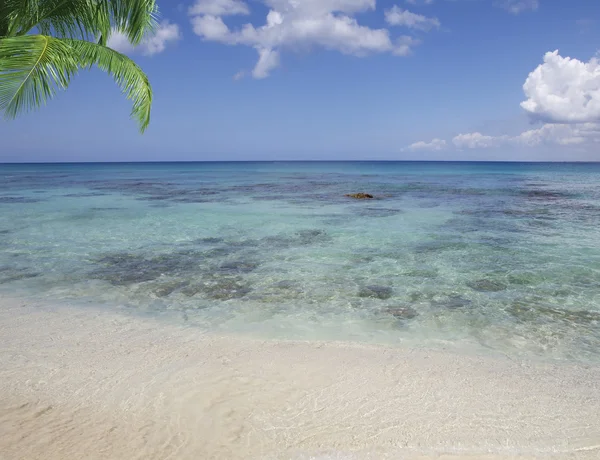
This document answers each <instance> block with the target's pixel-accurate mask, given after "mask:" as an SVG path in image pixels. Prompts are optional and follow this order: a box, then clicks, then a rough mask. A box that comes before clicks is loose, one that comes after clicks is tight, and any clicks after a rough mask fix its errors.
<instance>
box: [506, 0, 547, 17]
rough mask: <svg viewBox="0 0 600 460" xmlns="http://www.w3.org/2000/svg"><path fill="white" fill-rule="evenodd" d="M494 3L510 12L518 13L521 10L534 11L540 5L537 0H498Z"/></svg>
mask: <svg viewBox="0 0 600 460" xmlns="http://www.w3.org/2000/svg"><path fill="white" fill-rule="evenodd" d="M496 4H497V5H498V6H500V7H501V8H504V9H505V10H506V11H508V12H509V13H512V14H520V13H522V12H523V11H535V10H537V9H538V8H539V6H540V2H539V1H538V0H500V1H498V2H497V3H496Z"/></svg>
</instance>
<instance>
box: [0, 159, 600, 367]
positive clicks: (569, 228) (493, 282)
mask: <svg viewBox="0 0 600 460" xmlns="http://www.w3.org/2000/svg"><path fill="white" fill-rule="evenodd" d="M0 179H1V180H0V216H1V217H0V293H4V294H6V295H10V296H12V297H19V298H24V299H31V300H32V301H36V300H37V301H39V300H41V299H43V300H45V301H48V302H54V303H65V302H69V303H71V304H78V305H82V306H85V305H92V306H94V307H101V308H104V309H114V310H116V309H118V310H120V311H123V310H126V311H127V312H128V313H131V314H134V315H137V314H141V315H149V316H151V317H153V318H160V319H161V320H162V321H165V322H168V323H169V324H172V325H173V324H177V323H181V324H185V325H187V326H191V327H197V328H199V329H201V330H203V331H210V332H217V333H220V334H235V335H240V334H243V335H249V336H253V337H258V338H278V339H302V340H304V339H306V340H341V341H353V342H354V341H356V342H369V343H380V344H387V345H396V344H398V345H403V344H406V345H411V346H415V345H416V346H424V347H434V348H436V347H445V348H446V347H455V348H457V349H468V350H476V351H478V352H484V353H487V352H489V353H492V354H495V353H499V354H506V355H508V356H520V357H531V358H535V359H537V358H541V359H558V360H568V361H587V362H589V361H593V362H596V361H598V359H599V358H600V328H599V325H600V244H599V242H600V225H599V224H600V185H599V184H600V165H596V164H511V163H404V162H391V163H377V162H348V163H345V162H340V163H294V162H291V163H191V164H186V163H173V164H78V165H2V166H0ZM355 192H367V193H370V194H373V195H374V196H375V199H373V200H355V199H352V198H349V197H346V196H345V195H346V194H349V193H355Z"/></svg>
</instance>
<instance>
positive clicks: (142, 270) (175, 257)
mask: <svg viewBox="0 0 600 460" xmlns="http://www.w3.org/2000/svg"><path fill="white" fill-rule="evenodd" d="M204 257H205V253H202V252H199V251H177V252H173V253H168V254H161V255H158V256H155V257H145V256H143V255H138V254H129V253H116V254H109V255H106V256H104V257H101V258H99V259H97V262H98V264H99V266H98V267H97V268H96V269H95V270H93V271H92V272H91V273H90V277H91V278H94V279H101V280H105V281H108V282H110V283H111V284H113V285H115V286H126V285H129V284H135V283H142V282H146V281H152V280H156V279H158V278H160V277H161V276H163V275H171V276H173V275H175V276H177V275H181V274H182V273H189V272H192V271H198V268H199V265H200V263H201V262H202V259H203V258H204Z"/></svg>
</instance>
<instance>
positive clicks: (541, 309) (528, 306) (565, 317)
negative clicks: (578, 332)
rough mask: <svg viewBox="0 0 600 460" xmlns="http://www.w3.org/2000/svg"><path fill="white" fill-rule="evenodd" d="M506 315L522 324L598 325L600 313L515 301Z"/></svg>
mask: <svg viewBox="0 0 600 460" xmlns="http://www.w3.org/2000/svg"><path fill="white" fill-rule="evenodd" d="M507 311H508V313H510V314H511V315H513V316H514V317H515V318H517V319H518V320H519V321H522V322H538V323H539V322H544V321H553V322H555V321H560V322H562V323H564V324H576V325H592V324H593V325H596V324H600V311H589V310H566V309H562V308H556V307H553V306H546V305H539V304H537V303H533V302H531V303H530V302H526V301H516V302H513V304H512V305H511V306H510V307H509V308H508V309H507Z"/></svg>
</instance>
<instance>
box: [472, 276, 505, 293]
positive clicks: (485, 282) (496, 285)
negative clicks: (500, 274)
mask: <svg viewBox="0 0 600 460" xmlns="http://www.w3.org/2000/svg"><path fill="white" fill-rule="evenodd" d="M467 286H469V287H470V288H471V289H473V290H474V291H479V292H499V291H504V290H505V289H506V285H505V284H504V283H501V282H499V281H494V280H490V279H487V278H483V279H479V280H475V281H470V282H468V283H467Z"/></svg>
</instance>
